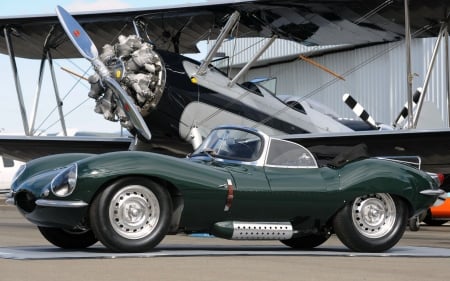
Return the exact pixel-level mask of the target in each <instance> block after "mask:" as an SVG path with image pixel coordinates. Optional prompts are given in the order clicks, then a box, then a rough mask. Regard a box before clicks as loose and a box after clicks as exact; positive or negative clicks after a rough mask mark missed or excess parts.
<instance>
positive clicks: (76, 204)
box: [36, 199, 89, 208]
mask: <svg viewBox="0 0 450 281" xmlns="http://www.w3.org/2000/svg"><path fill="white" fill-rule="evenodd" d="M36 205H38V206H41V207H56V208H83V207H86V206H88V205H89V204H88V203H86V202H84V201H81V200H80V201H60V200H48V199H38V200H36Z"/></svg>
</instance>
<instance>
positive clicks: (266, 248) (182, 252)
mask: <svg viewBox="0 0 450 281" xmlns="http://www.w3.org/2000/svg"><path fill="white" fill-rule="evenodd" d="M0 276H1V277H0V279H1V280H33V281H44V280H45V281H51V280H65V281H71V280H76V281H79V280H98V281H101V280H108V281H110V280H187V281H189V280H195V281H199V280H214V281H221V280H227V281H229V280H347V281H348V280H377V281H379V280H398V281H403V280H405V281H406V280H408V281H410V280H421V281H423V280H439V279H441V280H446V279H448V278H449V276H450V225H444V226H440V227H430V226H422V227H421V229H420V230H419V231H418V232H411V231H406V233H405V235H404V238H403V239H402V240H401V241H400V242H399V244H398V245H397V246H396V247H394V248H393V249H392V251H389V252H388V253H383V254H368V255H367V254H358V253H353V252H350V251H349V250H348V249H346V248H345V247H344V246H343V245H342V244H341V243H340V241H339V240H338V239H337V238H336V237H332V238H331V239H330V240H329V241H327V242H326V243H325V244H324V245H323V246H321V247H319V249H318V250H315V251H304V252H302V251H295V250H290V249H289V248H286V247H284V246H283V245H282V244H281V243H279V242H277V241H229V240H223V239H219V238H211V237H203V238H202V237H190V236H185V235H175V236H167V238H166V239H164V240H163V242H162V243H161V244H160V245H159V246H158V248H157V249H156V251H152V252H150V253H145V254H117V253H109V252H108V251H107V250H106V249H105V248H104V247H103V246H102V245H100V244H96V245H95V246H94V247H92V248H90V249H88V250H86V251H64V250H61V249H58V248H56V247H53V246H52V245H50V244H49V243H48V242H47V241H46V240H45V239H44V238H43V237H42V236H41V235H40V233H39V231H38V230H37V229H36V227H35V226H33V225H32V224H31V223H29V222H28V221H26V220H25V219H24V218H23V217H22V216H21V215H20V214H19V213H18V211H17V210H16V209H15V207H12V206H1V205H0Z"/></svg>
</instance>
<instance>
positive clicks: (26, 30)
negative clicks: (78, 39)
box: [0, 0, 450, 59]
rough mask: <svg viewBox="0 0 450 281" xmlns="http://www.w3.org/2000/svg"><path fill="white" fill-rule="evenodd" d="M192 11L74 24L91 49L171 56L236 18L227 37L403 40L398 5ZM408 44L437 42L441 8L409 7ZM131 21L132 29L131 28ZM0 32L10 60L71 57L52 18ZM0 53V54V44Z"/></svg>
mask: <svg viewBox="0 0 450 281" xmlns="http://www.w3.org/2000/svg"><path fill="white" fill-rule="evenodd" d="M214 3H215V4H209V3H208V4H203V5H202V4H196V6H187V5H186V6H172V7H163V8H155V9H134V10H123V11H109V12H102V13H97V12H96V13H82V14H81V13H79V14H74V17H75V18H76V19H77V21H79V22H80V24H81V25H82V26H83V27H84V28H85V30H86V31H87V32H88V33H89V35H90V37H91V38H92V40H93V41H94V43H95V45H96V46H103V45H105V44H107V43H113V42H115V41H116V39H117V37H118V36H119V35H120V34H125V35H130V34H135V31H136V29H137V30H139V33H140V35H141V36H143V37H144V38H145V37H147V36H148V39H150V40H151V41H152V42H154V43H155V44H156V46H157V47H158V48H160V49H166V50H170V51H175V52H179V53H194V52H197V47H196V44H197V43H198V42H199V41H202V40H207V39H215V38H216V36H217V35H218V33H219V31H220V29H221V28H222V27H223V25H224V23H225V22H226V20H227V18H228V16H229V15H230V14H231V13H232V12H233V11H236V10H237V11H239V12H240V17H241V18H240V21H239V25H238V26H237V28H236V30H235V34H234V36H238V37H251V36H262V37H267V36H272V35H273V34H277V35H278V36H279V37H281V38H285V39H290V40H295V41H298V42H303V43H305V44H308V45H329V44H344V43H347V44H363V43H370V42H384V41H393V40H398V39H401V38H402V37H403V36H404V15H405V13H404V7H403V1H393V0H315V1H311V0H298V1H294V0H291V1H287V0H284V1H283V0H277V1H275V0H272V1H222V2H221V3H217V1H215V2H214ZM409 5H410V21H411V30H412V32H413V33H414V32H417V31H419V32H418V33H416V35H415V36H417V37H419V36H420V37H426V36H435V35H437V34H438V30H439V24H440V22H441V20H442V19H445V18H447V12H446V11H447V10H448V7H449V6H450V2H449V1H448V0H433V1H423V0H409ZM133 21H134V24H133ZM0 27H1V28H2V30H4V29H5V28H7V30H10V34H11V38H12V40H11V41H12V44H13V47H14V52H15V55H16V56H18V57H26V58H34V59H40V58H41V57H42V53H43V50H44V48H51V49H54V50H55V51H54V52H53V57H54V58H73V57H79V53H78V52H77V51H76V50H75V48H74V47H73V45H72V44H71V42H70V41H69V40H68V38H67V37H66V35H65V34H64V32H63V31H62V28H61V26H60V24H59V22H58V19H57V17H56V15H47V16H28V17H15V18H12V17H7V18H0ZM0 53H4V54H8V49H7V45H6V39H5V37H4V36H0Z"/></svg>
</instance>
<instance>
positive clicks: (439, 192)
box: [420, 189, 447, 197]
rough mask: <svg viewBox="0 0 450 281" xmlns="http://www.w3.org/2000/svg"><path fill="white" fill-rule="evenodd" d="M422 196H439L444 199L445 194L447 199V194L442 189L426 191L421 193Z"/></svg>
mask: <svg viewBox="0 0 450 281" xmlns="http://www.w3.org/2000/svg"><path fill="white" fill-rule="evenodd" d="M420 194H422V195H428V196H439V197H442V194H445V195H444V196H445V197H447V193H446V192H445V191H444V190H442V189H425V190H422V191H421V192H420Z"/></svg>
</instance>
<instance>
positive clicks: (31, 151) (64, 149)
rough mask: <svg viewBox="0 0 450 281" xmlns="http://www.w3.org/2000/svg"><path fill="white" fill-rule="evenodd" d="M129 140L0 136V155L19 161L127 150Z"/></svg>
mask: <svg viewBox="0 0 450 281" xmlns="http://www.w3.org/2000/svg"><path fill="white" fill-rule="evenodd" d="M130 143H131V139H130V138H99V137H48V136H45V137H28V136H0V155H2V156H5V157H7V158H10V159H15V160H19V161H23V162H26V161H29V160H31V159H34V158H38V157H42V156H46V155H50V154H58V153H71V152H79V153H106V152H112V151H123V150H127V149H128V148H129V146H130Z"/></svg>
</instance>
